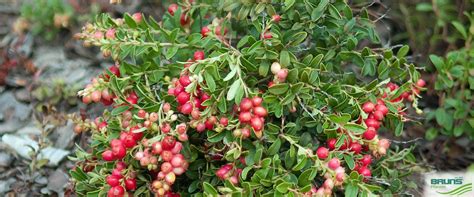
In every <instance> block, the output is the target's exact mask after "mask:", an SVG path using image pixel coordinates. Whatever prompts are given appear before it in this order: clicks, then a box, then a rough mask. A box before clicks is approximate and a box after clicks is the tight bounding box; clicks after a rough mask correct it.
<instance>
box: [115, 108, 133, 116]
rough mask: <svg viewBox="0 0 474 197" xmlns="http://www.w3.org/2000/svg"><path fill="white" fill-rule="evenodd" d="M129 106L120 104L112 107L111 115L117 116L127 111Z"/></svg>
mask: <svg viewBox="0 0 474 197" xmlns="http://www.w3.org/2000/svg"><path fill="white" fill-rule="evenodd" d="M129 108H130V106H120V107H117V108H114V109H113V110H112V112H111V115H112V116H118V115H119V114H121V113H123V112H124V111H127V110H128V109H129Z"/></svg>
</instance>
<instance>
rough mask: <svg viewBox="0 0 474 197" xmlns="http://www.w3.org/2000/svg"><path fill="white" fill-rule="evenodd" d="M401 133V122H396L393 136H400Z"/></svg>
mask: <svg viewBox="0 0 474 197" xmlns="http://www.w3.org/2000/svg"><path fill="white" fill-rule="evenodd" d="M402 132H403V122H402V121H398V124H397V127H396V128H395V136H400V135H402Z"/></svg>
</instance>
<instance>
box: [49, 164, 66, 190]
mask: <svg viewBox="0 0 474 197" xmlns="http://www.w3.org/2000/svg"><path fill="white" fill-rule="evenodd" d="M68 180H69V176H68V175H67V174H66V173H64V172H63V171H62V170H60V169H57V170H56V171H54V172H53V173H52V174H51V175H49V177H48V186H47V188H48V189H49V190H51V191H54V192H56V193H58V194H61V193H64V188H65V187H66V185H67V183H68Z"/></svg>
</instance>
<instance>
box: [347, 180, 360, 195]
mask: <svg viewBox="0 0 474 197" xmlns="http://www.w3.org/2000/svg"><path fill="white" fill-rule="evenodd" d="M345 190H346V191H345V192H344V196H357V194H358V193H359V188H358V187H357V186H356V185H354V184H352V183H350V184H347V185H346V187H345Z"/></svg>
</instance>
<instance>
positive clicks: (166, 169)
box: [160, 162, 173, 174]
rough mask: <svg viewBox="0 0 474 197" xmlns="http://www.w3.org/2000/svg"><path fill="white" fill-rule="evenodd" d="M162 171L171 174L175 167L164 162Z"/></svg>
mask: <svg viewBox="0 0 474 197" xmlns="http://www.w3.org/2000/svg"><path fill="white" fill-rule="evenodd" d="M160 169H161V171H162V172H163V173H165V174H167V173H168V172H171V171H172V170H173V166H172V165H171V163H170V162H164V163H163V164H161V168H160Z"/></svg>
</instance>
